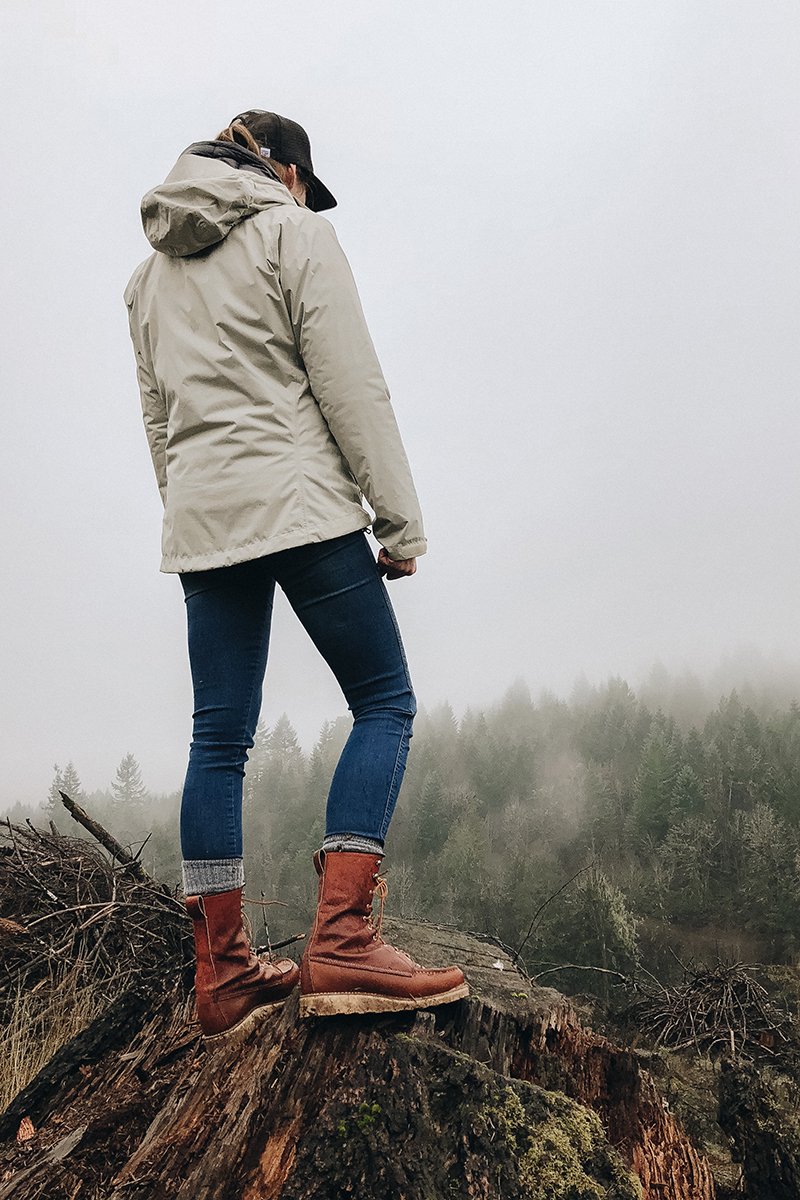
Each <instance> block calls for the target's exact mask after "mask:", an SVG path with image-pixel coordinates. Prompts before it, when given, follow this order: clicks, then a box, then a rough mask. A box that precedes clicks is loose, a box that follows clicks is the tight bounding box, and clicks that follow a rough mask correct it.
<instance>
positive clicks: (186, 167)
mask: <svg viewBox="0 0 800 1200" xmlns="http://www.w3.org/2000/svg"><path fill="white" fill-rule="evenodd" d="M274 204H291V205H296V204H297V201H296V200H295V198H294V196H293V195H292V194H291V192H290V191H289V189H288V188H286V187H284V185H283V184H282V183H281V181H280V180H279V179H278V177H277V175H275V173H274V172H273V171H272V170H271V168H270V167H269V166H268V165H267V164H266V163H265V162H263V161H262V160H261V159H259V158H258V157H257V156H256V155H255V154H251V153H250V151H249V150H245V149H244V148H243V147H241V146H237V145H233V144H231V143H229V142H216V141H214V142H195V143H194V144H193V145H191V146H189V148H188V149H187V150H184V152H183V154H181V156H180V158H179V159H178V161H177V162H176V164H175V166H174V167H173V168H172V170H171V171H170V173H169V175H168V176H167V178H166V179H165V180H164V182H163V183H162V184H160V185H159V186H158V187H155V188H153V189H152V190H151V191H149V192H147V194H146V195H145V196H144V198H143V199H142V205H141V213H142V225H143V227H144V232H145V237H146V238H147V240H148V242H149V243H150V245H151V246H152V247H153V249H154V250H158V251H160V253H162V254H168V255H170V256H171V257H172V258H186V257H188V256H189V255H191V254H199V253H201V252H202V251H203V250H207V249H208V248H209V247H210V246H214V245H216V243H217V242H221V241H222V240H223V238H225V237H227V235H228V234H229V233H230V231H231V230H232V229H233V228H234V227H235V226H236V225H238V224H239V222H240V221H244V220H245V219H246V218H247V217H251V216H253V214H254V213H257V212H261V211H262V210H263V209H265V208H270V207H272V205H274Z"/></svg>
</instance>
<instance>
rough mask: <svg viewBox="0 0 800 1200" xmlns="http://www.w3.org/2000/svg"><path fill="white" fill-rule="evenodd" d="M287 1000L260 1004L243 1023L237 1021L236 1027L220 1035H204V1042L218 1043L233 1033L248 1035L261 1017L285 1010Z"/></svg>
mask: <svg viewBox="0 0 800 1200" xmlns="http://www.w3.org/2000/svg"><path fill="white" fill-rule="evenodd" d="M287 1000H288V996H283V997H281V999H280V1000H271V1001H270V1003H269V1004H259V1006H258V1008H254V1009H252V1011H251V1012H249V1013H248V1014H247V1016H246V1017H242V1019H241V1021H237V1022H236V1024H235V1025H231V1027H230V1029H222V1030H220V1032H219V1033H204V1034H203V1041H204V1042H218V1041H221V1040H222V1038H226V1037H228V1036H229V1035H230V1034H232V1033H246V1032H247V1031H248V1030H250V1029H252V1028H253V1026H254V1025H257V1024H258V1022H259V1020H260V1018H261V1017H263V1016H266V1014H267V1013H270V1012H273V1011H274V1010H275V1009H276V1008H283V1006H284V1004H285V1003H286V1001H287Z"/></svg>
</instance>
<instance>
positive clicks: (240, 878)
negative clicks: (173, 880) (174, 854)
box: [182, 858, 244, 896]
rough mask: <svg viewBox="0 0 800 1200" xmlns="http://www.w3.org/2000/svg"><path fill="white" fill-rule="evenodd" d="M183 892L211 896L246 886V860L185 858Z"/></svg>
mask: <svg viewBox="0 0 800 1200" xmlns="http://www.w3.org/2000/svg"><path fill="white" fill-rule="evenodd" d="M182 868H183V894H184V895H185V896H209V895H211V894H212V893H213V892H230V891H233V889H234V888H243V887H244V860H243V859H241V858H190V859H184V860H183V862H182Z"/></svg>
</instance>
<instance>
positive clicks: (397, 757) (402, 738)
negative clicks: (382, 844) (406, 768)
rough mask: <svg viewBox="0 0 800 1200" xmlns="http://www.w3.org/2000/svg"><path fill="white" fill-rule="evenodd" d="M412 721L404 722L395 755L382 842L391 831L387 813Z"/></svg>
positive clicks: (385, 809) (384, 815)
mask: <svg viewBox="0 0 800 1200" xmlns="http://www.w3.org/2000/svg"><path fill="white" fill-rule="evenodd" d="M412 720H413V718H412V717H406V719H405V721H404V722H403V728H402V731H401V733H400V740H399V742H398V744H397V754H396V755H395V760H394V769H393V771H392V778H391V781H390V783H389V791H388V794H387V796H386V803H385V805H384V806H383V817H382V818H381V823H380V839H381V841H383V840H384V839H385V837H386V834H387V833H388V831H389V822H388V821H387V820H386V814H387V812H389V804H390V803H391V800H392V793H393V792H394V781H395V779H396V778H397V768H398V765H399V763H400V755H401V753H402V751H403V744H404V742H405V737H406V730H407V729H408V727H409V725H410V724H411V721H412ZM401 782H402V780H401ZM397 790H398V792H399V790H400V787H399V785H398V789H397ZM396 798H397V797H395V799H396Z"/></svg>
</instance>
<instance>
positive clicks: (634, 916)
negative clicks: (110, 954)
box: [44, 678, 800, 994]
mask: <svg viewBox="0 0 800 1200" xmlns="http://www.w3.org/2000/svg"><path fill="white" fill-rule="evenodd" d="M662 683H663V680H662ZM662 698H663V699H664V705H663V707H662V705H660V704H659V703H658V699H659V697H658V696H657V695H654V688H653V685H652V684H651V687H650V692H649V694H648V701H647V702H645V700H644V699H643V698H642V696H641V695H637V694H636V693H635V692H634V691H633V689H632V688H631V687H630V686H629V685H628V684H627V683H626V682H625V681H624V680H623V679H620V678H615V679H611V680H609V681H608V682H607V683H606V684H604V685H603V686H601V687H590V686H588V685H581V686H579V687H576V689H575V691H574V693H573V695H572V696H571V697H570V699H569V700H563V699H559V698H557V697H555V696H553V695H550V694H548V693H544V694H542V695H541V696H540V697H539V698H538V699H537V700H536V701H534V700H533V698H532V697H531V695H530V693H529V691H528V689H527V687H526V686H525V685H524V684H522V683H519V682H518V683H516V684H514V685H513V686H512V687H511V688H509V690H508V691H507V693H506V694H505V696H504V697H503V698H502V700H501V701H500V702H499V703H496V704H494V705H492V706H491V707H487V708H486V709H483V710H476V709H468V710H467V711H466V712H464V713H463V715H462V716H461V717H460V718H458V717H457V716H456V714H455V712H454V711H453V709H452V707H451V706H450V705H449V704H443V705H441V706H439V707H436V708H433V709H430V710H427V711H425V710H424V709H423V710H421V711H420V714H419V716H418V718H417V721H416V724H415V730H414V736H413V740H412V745H411V753H410V756H409V762H408V770H407V774H406V778H405V781H404V784H403V788H402V790H401V794H400V799H399V802H398V806H397V809H396V812H395V817H394V820H393V822H392V826H391V829H390V831H389V837H388V840H387V856H386V860H385V863H384V867H385V869H386V871H387V874H388V879H389V883H390V905H391V910H392V911H394V912H396V913H398V915H405V916H418V917H426V918H429V919H432V920H435V921H439V922H446V923H454V924H457V925H459V926H460V927H462V928H466V929H471V930H475V931H484V932H488V933H491V934H494V935H496V936H497V937H499V938H500V939H501V940H502V941H503V942H504V943H506V944H507V945H508V946H510V947H512V948H517V947H519V946H523V950H522V957H523V960H524V962H525V964H526V966H527V968H528V970H530V971H531V972H534V973H536V974H537V975H540V976H541V977H542V978H543V979H545V980H547V981H548V982H553V983H554V984H555V985H556V986H559V987H565V988H572V989H580V990H594V991H596V992H598V993H599V994H607V991H608V986H609V984H608V980H609V978H611V976H609V975H606V974H601V973H597V974H592V973H590V972H586V971H581V970H579V968H585V967H599V968H602V970H603V971H604V972H611V973H613V972H620V973H622V974H625V975H629V974H630V973H632V972H633V971H635V969H636V968H637V966H638V965H639V964H640V963H644V964H645V965H646V966H647V967H648V968H649V969H651V970H658V971H659V972H661V973H664V972H666V973H669V971H670V969H671V968H673V969H674V959H673V958H672V956H671V954H670V948H672V949H674V948H675V947H676V946H677V947H678V948H679V949H680V948H682V949H683V950H684V951H685V952H686V953H687V954H694V953H698V954H700V955H701V956H702V955H706V956H713V955H714V954H716V953H717V952H722V953H730V954H733V955H738V956H740V957H751V958H752V957H758V958H759V959H761V960H762V961H794V960H795V959H796V958H797V956H798V953H799V952H800V904H798V901H799V900H800V706H798V704H797V702H796V701H791V702H789V703H788V705H784V704H782V703H779V702H776V701H775V700H774V699H772V698H770V696H769V694H768V693H766V692H760V693H755V692H752V691H748V689H742V690H741V691H736V690H734V691H731V692H729V693H728V694H726V695H724V696H722V697H721V698H719V699H718V700H716V701H715V702H714V703H712V704H709V705H708V706H707V710H706V711H705V713H704V714H703V715H702V716H701V717H698V707H699V705H698V692H697V688H696V687H694V686H692V688H691V689H688V690H684V691H682V690H681V688H680V686H678V684H677V683H676V681H674V680H669V687H668V688H667V687H665V688H663V692H662ZM668 706H669V707H668ZM689 713H691V717H689V716H687V714H689ZM349 727H350V719H349V717H342V718H339V719H338V720H336V721H333V722H326V723H325V724H324V725H323V727H322V729H321V730H320V734H319V737H318V739H317V741H316V744H315V745H314V747H313V749H312V750H311V752H310V753H306V752H304V750H303V749H302V747H301V746H300V745H299V742H298V738H297V735H296V732H295V730H294V728H293V726H292V724H291V721H290V720H289V718H288V716H286V715H283V716H281V717H280V718H279V719H278V720H277V721H276V722H275V724H274V725H273V726H272V727H269V728H268V727H267V726H265V725H260V726H259V728H258V732H257V735H256V739H255V745H254V747H253V749H252V751H251V753H250V759H249V763H248V767H247V773H246V778H245V787H244V806H243V826H244V838H245V871H246V880H247V884H246V888H245V894H246V895H247V896H249V897H250V898H252V899H256V900H257V899H259V898H261V897H262V894H263V898H264V899H268V900H273V901H278V902H280V903H278V904H275V905H274V906H270V907H268V908H267V909H265V910H264V911H265V912H267V913H268V917H267V921H268V924H269V931H270V935H271V936H272V937H273V938H275V937H278V936H282V935H284V934H286V933H292V932H297V931H299V930H301V929H302V928H303V927H304V923H305V921H306V920H307V919H308V916H309V915H310V912H311V910H312V906H313V900H314V894H315V876H314V873H313V869H312V866H311V858H312V855H313V852H314V850H315V849H316V848H317V847H318V846H319V843H320V841H321V838H322V835H323V832H324V813H325V799H326V796H327V790H328V785H329V783H330V779H331V776H332V774H333V770H334V767H335V765H336V761H337V758H338V755H339V753H340V750H341V748H342V746H343V745H344V742H345V739H346V737H347V734H348V731H349ZM59 789H60V790H63V791H66V792H67V793H68V794H70V795H72V796H73V798H76V799H78V800H79V802H80V803H82V804H84V805H85V806H86V807H87V809H89V811H90V812H91V813H92V815H94V816H96V817H97V818H98V819H99V820H100V821H102V822H103V823H105V824H107V826H108V828H109V829H111V830H112V831H113V832H114V833H115V834H116V835H117V836H118V837H120V838H121V839H122V840H123V841H125V842H127V843H129V844H130V845H131V846H132V847H133V848H134V850H135V849H136V848H137V847H138V846H141V845H142V844H143V843H144V842H145V841H146V846H145V847H144V849H143V852H142V853H143V858H142V861H143V863H144V865H145V867H146V868H147V869H148V870H149V871H151V872H152V873H154V874H156V875H157V876H159V877H160V878H162V879H164V880H166V881H168V882H171V883H173V884H176V885H177V884H178V882H179V880H180V850H179V844H178V813H179V805H180V794H179V792H175V793H173V794H172V795H170V796H151V795H149V794H148V793H147V790H146V787H145V783H144V781H143V778H142V771H141V769H140V767H139V763H138V761H137V760H136V758H135V756H134V755H133V754H131V753H127V754H126V755H125V756H124V757H123V759H122V760H121V762H120V764H119V767H118V769H117V772H116V777H115V779H114V780H113V781H112V782H111V784H110V786H109V788H108V789H107V790H104V791H100V792H94V793H91V794H90V795H88V796H87V795H86V794H85V793H84V792H83V790H82V788H81V783H80V778H79V775H78V771H77V769H76V767H75V765H74V764H73V763H68V764H67V765H66V767H64V768H63V769H62V768H60V767H56V768H55V777H54V780H53V784H52V786H51V788H50V792H49V794H48V796H47V797H46V798H45V802H44V811H45V816H46V817H47V818H52V819H54V820H55V821H56V822H57V824H58V825H59V828H62V829H65V830H68V831H69V832H71V833H72V834H75V835H80V831H79V830H77V829H76V828H75V826H74V823H72V822H71V821H70V820H69V818H68V817H67V815H66V813H65V812H64V810H63V808H61V806H60V801H59V800H58V790H59ZM70 826H72V827H71V828H70ZM258 921H259V922H261V917H260V916H259V918H258ZM565 964H571V966H572V968H573V969H572V970H564V965H565Z"/></svg>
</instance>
